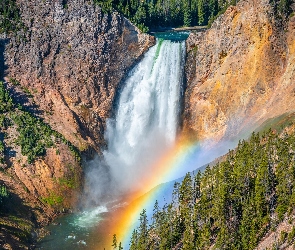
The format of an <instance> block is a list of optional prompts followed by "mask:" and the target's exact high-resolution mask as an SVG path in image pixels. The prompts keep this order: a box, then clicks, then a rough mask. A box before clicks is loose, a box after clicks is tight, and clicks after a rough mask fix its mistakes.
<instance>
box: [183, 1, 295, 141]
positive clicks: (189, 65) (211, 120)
mask: <svg viewBox="0 0 295 250" xmlns="http://www.w3.org/2000/svg"><path fill="white" fill-rule="evenodd" d="M294 25H295V17H294V16H292V14H291V15H290V17H289V19H282V18H280V17H278V16H277V13H276V10H275V6H273V5H272V4H270V1H267V0H262V1H246V0H245V1H240V2H239V3H238V4H237V5H236V6H231V7H229V8H228V9H227V10H226V12H225V13H224V14H223V15H221V16H220V17H218V18H217V20H216V21H215V22H214V23H213V25H212V27H211V28H210V29H209V30H207V31H206V32H203V33H191V35H190V36H189V38H188V40H187V51H188V57H187V62H186V77H187V81H188V82H187V89H186V93H185V111H184V130H185V131H186V132H188V131H189V132H190V134H191V135H193V137H194V138H197V139H198V140H205V141H209V142H210V143H213V144H214V143H216V142H218V141H220V140H225V139H226V140H232V139H237V138H239V137H242V136H243V135H244V134H246V133H247V132H248V131H250V132H251V131H253V130H254V129H255V128H257V127H259V126H260V125H261V124H262V123H263V122H265V121H266V120H268V119H272V118H275V117H278V116H280V115H282V114H288V113H292V112H294V105H293V103H294V101H295V95H294V89H295V81H294V74H295V72H294V65H295V64H294V63H295V57H294V56H295V49H294V48H295V43H294V37H295V30H294Z"/></svg>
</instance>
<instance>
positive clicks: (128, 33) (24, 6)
mask: <svg viewBox="0 0 295 250" xmlns="http://www.w3.org/2000/svg"><path fill="white" fill-rule="evenodd" d="M19 6H21V9H20V10H21V15H22V21H23V22H24V24H25V26H26V27H27V28H28V31H27V32H24V33H23V34H19V35H18V36H16V37H12V38H10V39H9V42H8V43H7V45H6V47H5V67H6V70H5V75H6V77H7V79H8V80H9V77H11V78H15V79H16V80H18V81H19V82H20V83H21V85H22V86H24V87H26V88H27V89H28V90H29V91H30V92H31V93H32V94H33V96H34V100H35V102H36V103H37V104H38V105H39V107H40V109H41V110H42V111H43V115H42V116H43V117H44V118H45V120H46V122H48V123H49V124H50V125H51V127H52V128H54V129H55V130H57V131H58V132H60V133H61V134H63V135H64V136H65V137H66V138H67V139H68V140H69V141H71V142H72V143H73V144H74V145H75V146H77V147H78V148H79V149H80V150H81V151H83V150H85V149H86V148H89V147H91V148H94V149H95V150H96V151H99V148H100V146H101V145H103V144H104V138H103V134H104V133H103V132H104V127H105V120H106V118H107V117H109V116H110V112H111V109H112V105H113V100H114V97H115V93H116V89H117V87H118V84H119V83H120V81H121V79H122V78H123V76H124V74H125V73H126V72H127V71H128V69H130V67H131V66H132V65H134V64H135V62H136V61H137V60H138V59H139V58H140V56H141V55H142V54H143V53H144V52H145V51H146V50H147V49H148V48H149V47H150V46H151V45H153V43H154V40H153V38H152V37H150V36H149V35H147V34H142V33H141V32H140V31H139V30H138V29H137V28H136V27H135V26H134V25H133V24H131V23H130V22H129V20H127V19H126V18H124V17H123V16H122V15H120V14H118V13H116V12H113V13H103V12H102V11H101V9H100V8H99V7H98V6H96V5H95V4H94V3H93V2H92V1H85V0H75V1H69V2H68V3H66V4H65V3H64V2H63V1H61V0H60V1H24V0H19Z"/></svg>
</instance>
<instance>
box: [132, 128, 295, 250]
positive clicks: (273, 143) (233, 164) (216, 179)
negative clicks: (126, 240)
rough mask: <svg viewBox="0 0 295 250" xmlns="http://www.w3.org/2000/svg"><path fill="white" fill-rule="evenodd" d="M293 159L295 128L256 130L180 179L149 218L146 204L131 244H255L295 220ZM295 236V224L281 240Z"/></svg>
mask: <svg viewBox="0 0 295 250" xmlns="http://www.w3.org/2000/svg"><path fill="white" fill-rule="evenodd" d="M294 160H295V134H294V133H287V132H283V133H282V134H277V133H275V132H273V131H272V130H269V131H268V132H265V133H263V134H262V135H259V134H256V133H253V134H252V136H251V138H250V139H249V140H248V141H245V140H243V141H240V142H239V144H238V147H237V148H236V149H235V150H233V151H229V153H228V154H227V156H226V157H225V160H224V161H222V162H220V163H217V164H216V165H215V166H213V167H209V166H208V167H207V168H206V170H205V171H204V172H203V173H201V172H198V173H197V174H196V175H194V174H190V173H188V174H187V175H186V176H185V178H184V180H183V181H182V182H181V183H175V185H174V191H173V200H172V202H171V203H170V204H167V205H166V206H164V207H163V208H160V207H159V205H158V203H157V202H156V203H155V205H154V211H153V216H152V219H151V220H150V221H148V219H147V215H146V211H145V210H143V211H142V213H141V215H140V225H139V227H138V228H137V229H136V230H134V232H133V235H132V238H131V242H130V249H131V250H141V249H145V250H146V249H160V250H164V249H209V248H210V246H211V247H212V246H214V247H213V249H254V248H255V247H256V246H257V245H258V243H259V241H260V240H261V239H262V237H263V236H265V234H266V233H267V232H270V231H271V230H275V229H276V228H277V226H278V224H279V223H280V222H281V221H282V220H283V219H284V218H286V217H288V216H289V218H291V219H290V221H289V223H291V224H292V223H294V221H292V216H291V215H292V214H293V213H294V211H293V209H294V207H295V161H294ZM294 236H295V227H294V226H293V229H292V230H291V231H289V232H282V233H281V236H280V238H279V239H278V242H277V245H276V246H278V244H283V243H284V242H286V243H288V244H289V245H292V244H294ZM276 246H273V247H274V248H272V249H278V248H275V247H276ZM293 246H294V245H293ZM210 249H211V248H210Z"/></svg>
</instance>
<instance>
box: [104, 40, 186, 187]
mask: <svg viewBox="0 0 295 250" xmlns="http://www.w3.org/2000/svg"><path fill="white" fill-rule="evenodd" d="M184 56H185V42H184V41H182V42H172V41H169V40H162V39H159V40H158V41H157V44H156V45H155V46H154V47H152V48H151V49H150V50H149V51H148V52H147V53H146V55H145V56H144V58H143V60H142V61H141V62H140V63H139V64H138V65H137V66H136V67H135V68H134V69H133V70H132V71H131V72H130V73H129V76H128V78H127V80H126V82H125V86H124V88H123V90H122V92H121V93H120V98H119V102H118V108H117V113H116V118H115V120H112V119H110V120H108V121H107V132H106V140H107V142H108V150H106V151H104V152H103V155H104V158H105V161H106V164H107V165H108V166H109V167H110V171H111V176H112V180H114V186H113V187H114V188H115V187H118V189H119V190H120V191H123V192H124V191H130V190H134V188H137V187H138V186H137V185H136V183H138V184H140V180H141V178H142V177H143V176H144V175H146V174H147V173H148V171H149V167H150V166H151V165H152V164H153V163H154V162H155V161H156V159H157V158H158V157H160V155H161V152H162V153H163V151H164V150H165V149H167V147H169V146H171V145H172V144H173V142H174V140H175V138H176V133H177V128H178V119H179V111H180V95H181V87H182V86H181V85H182V79H183V65H184ZM117 191H118V190H117Z"/></svg>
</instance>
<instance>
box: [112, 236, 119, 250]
mask: <svg viewBox="0 0 295 250" xmlns="http://www.w3.org/2000/svg"><path fill="white" fill-rule="evenodd" d="M117 246H118V241H117V236H116V234H114V235H113V244H112V247H113V248H114V249H116V248H117Z"/></svg>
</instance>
